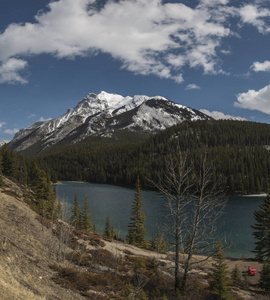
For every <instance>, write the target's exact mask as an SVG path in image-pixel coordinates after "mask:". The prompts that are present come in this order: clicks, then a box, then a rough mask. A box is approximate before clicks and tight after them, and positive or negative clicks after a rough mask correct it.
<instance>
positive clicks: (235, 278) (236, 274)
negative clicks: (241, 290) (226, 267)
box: [231, 265, 241, 285]
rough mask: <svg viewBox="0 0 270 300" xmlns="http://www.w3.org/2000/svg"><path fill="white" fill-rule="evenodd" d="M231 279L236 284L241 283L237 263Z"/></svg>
mask: <svg viewBox="0 0 270 300" xmlns="http://www.w3.org/2000/svg"><path fill="white" fill-rule="evenodd" d="M231 280H232V282H233V284H234V285H239V284H240V283H241V276H240V271H239V269H238V267H237V265H235V266H234V268H233V270H232V274H231Z"/></svg>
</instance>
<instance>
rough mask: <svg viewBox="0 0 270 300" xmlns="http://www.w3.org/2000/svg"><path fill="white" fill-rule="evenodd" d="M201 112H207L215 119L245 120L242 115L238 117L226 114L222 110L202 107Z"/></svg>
mask: <svg viewBox="0 0 270 300" xmlns="http://www.w3.org/2000/svg"><path fill="white" fill-rule="evenodd" d="M200 112H202V113H203V114H206V115H208V116H210V117H212V118H214V119H215V120H236V121H245V120H246V119H245V118H242V117H236V116H231V115H225V114H224V113H223V112H220V111H216V110H214V111H209V110H207V109H200Z"/></svg>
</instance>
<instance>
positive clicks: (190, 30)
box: [0, 0, 231, 83]
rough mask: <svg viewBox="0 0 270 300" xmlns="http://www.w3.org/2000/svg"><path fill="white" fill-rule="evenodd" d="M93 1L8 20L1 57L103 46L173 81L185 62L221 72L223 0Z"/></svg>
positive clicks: (138, 68)
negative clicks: (31, 18) (191, 3)
mask: <svg viewBox="0 0 270 300" xmlns="http://www.w3.org/2000/svg"><path fill="white" fill-rule="evenodd" d="M97 3H98V1H97V0H76V1H74V0H59V1H52V2H50V4H49V5H48V10H47V11H43V12H42V11H41V12H39V14H38V15H37V16H36V17H35V18H36V23H25V24H10V25H9V26H8V27H7V28H6V30H5V31H4V32H3V33H2V34H0V60H1V61H3V62H4V61H7V60H8V59H11V58H12V57H15V56H16V57H18V56H22V57H27V56H29V55H39V54H41V53H48V54H51V55H55V56H56V57H58V58H75V57H76V56H88V55H91V54H94V53H96V52H98V51H102V52H104V53H109V54H111V55H112V56H113V57H114V58H116V59H119V60H120V61H121V62H122V66H123V68H125V69H128V70H130V71H132V72H135V73H137V74H144V75H148V74H155V75H157V76H159V77H161V78H170V79H173V80H175V81H176V82H181V81H183V78H182V72H181V67H183V66H184V65H187V66H189V67H191V68H202V70H203V71H204V73H206V74H217V73H222V69H221V64H220V61H219V59H218V57H217V52H216V51H217V47H219V46H220V45H221V40H222V39H223V38H225V37H227V36H229V35H230V29H229V27H228V26H227V25H224V24H225V22H224V20H225V19H226V18H227V16H228V15H230V14H231V11H230V9H229V7H225V5H227V3H228V1H227V0H215V1H207V2H204V1H202V3H205V4H204V5H203V4H202V3H201V4H200V5H198V6H197V7H196V8H194V9H193V8H190V7H188V6H186V5H184V4H182V3H167V4H163V3H162V1H161V0H126V1H108V2H106V3H105V5H104V7H102V8H100V9H97V8H95V7H96V4H97ZM213 8H215V9H213ZM225 8H226V9H225ZM223 22H224V24H223ZM226 26H227V27H226ZM21 62H23V61H21ZM24 67H25V65H24ZM15 73H16V72H15ZM16 74H17V73H16ZM14 75H15V74H14ZM14 81H17V82H21V83H24V82H25V81H26V80H23V78H21V77H17V78H15V80H14ZM2 82H4V81H2ZM6 82H8V81H6Z"/></svg>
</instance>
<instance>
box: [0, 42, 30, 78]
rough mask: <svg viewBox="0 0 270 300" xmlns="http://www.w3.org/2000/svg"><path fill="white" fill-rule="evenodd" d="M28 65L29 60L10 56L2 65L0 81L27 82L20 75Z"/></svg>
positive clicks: (0, 66)
mask: <svg viewBox="0 0 270 300" xmlns="http://www.w3.org/2000/svg"><path fill="white" fill-rule="evenodd" d="M0 49H1V47H0ZM26 66H27V62H26V61H24V60H22V59H17V58H9V59H8V60H7V61H5V62H4V63H2V65H0V83H27V80H26V79H24V78H23V77H22V76H21V75H20V72H21V71H23V70H24V69H25V68H26Z"/></svg>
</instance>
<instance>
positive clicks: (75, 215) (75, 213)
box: [71, 194, 81, 229]
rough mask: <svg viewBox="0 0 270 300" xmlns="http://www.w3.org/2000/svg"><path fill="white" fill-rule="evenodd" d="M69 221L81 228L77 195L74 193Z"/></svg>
mask: <svg viewBox="0 0 270 300" xmlns="http://www.w3.org/2000/svg"><path fill="white" fill-rule="evenodd" d="M71 214H72V215H71V222H72V224H73V225H74V227H75V228H76V229H81V212H80V208H79V202H78V196H77V194H75V198H74V203H73V207H72V209H71Z"/></svg>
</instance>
